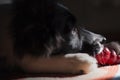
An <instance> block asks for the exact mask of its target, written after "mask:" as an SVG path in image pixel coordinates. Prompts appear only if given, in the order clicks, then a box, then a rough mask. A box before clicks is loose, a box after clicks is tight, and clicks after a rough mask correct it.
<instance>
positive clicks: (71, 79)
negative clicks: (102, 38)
mask: <svg viewBox="0 0 120 80" xmlns="http://www.w3.org/2000/svg"><path fill="white" fill-rule="evenodd" d="M16 80H120V65H113V66H104V67H100V68H98V69H97V70H95V71H92V72H91V73H89V74H85V75H74V76H59V77H58V76H54V77H52V76H43V77H42V76H41V77H39V76H36V77H30V76H29V77H25V78H19V79H16Z"/></svg>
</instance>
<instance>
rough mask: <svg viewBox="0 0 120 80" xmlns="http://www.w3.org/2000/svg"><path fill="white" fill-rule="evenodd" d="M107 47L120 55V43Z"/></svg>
mask: <svg viewBox="0 0 120 80" xmlns="http://www.w3.org/2000/svg"><path fill="white" fill-rule="evenodd" d="M105 47H108V48H109V49H110V50H115V51H116V53H117V54H120V44H119V42H110V43H107V44H105Z"/></svg>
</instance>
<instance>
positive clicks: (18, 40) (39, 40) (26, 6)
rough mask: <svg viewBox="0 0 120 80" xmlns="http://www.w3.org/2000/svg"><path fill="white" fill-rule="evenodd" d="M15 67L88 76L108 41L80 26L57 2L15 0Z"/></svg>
mask: <svg viewBox="0 0 120 80" xmlns="http://www.w3.org/2000/svg"><path fill="white" fill-rule="evenodd" d="M13 3H14V11H15V12H14V13H15V15H14V18H13V22H12V26H11V32H12V37H13V39H12V42H13V54H12V55H13V57H14V58H12V59H13V60H12V61H13V65H14V66H18V67H20V68H21V69H22V70H24V71H26V72H32V73H79V72H80V71H81V70H82V71H84V73H88V72H90V71H92V70H94V69H96V68H97V61H96V59H95V58H93V57H91V56H93V55H94V54H93V53H99V52H100V51H102V48H103V46H102V45H101V43H102V42H103V41H104V40H105V38H104V37H103V36H101V35H99V34H95V33H93V32H90V31H88V30H85V29H84V28H81V27H78V26H76V25H75V24H76V19H75V17H74V16H73V15H72V14H71V13H70V12H69V10H68V9H67V8H66V7H64V6H63V5H61V4H59V3H58V2H57V1H56V0H14V1H13Z"/></svg>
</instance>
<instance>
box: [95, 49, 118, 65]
mask: <svg viewBox="0 0 120 80" xmlns="http://www.w3.org/2000/svg"><path fill="white" fill-rule="evenodd" d="M95 57H96V59H97V61H98V64H99V65H113V64H118V63H120V55H117V54H116V52H115V51H114V50H109V49H108V48H107V47H105V48H104V50H103V51H102V52H101V53H99V54H96V55H95Z"/></svg>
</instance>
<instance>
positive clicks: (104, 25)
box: [0, 0, 120, 41]
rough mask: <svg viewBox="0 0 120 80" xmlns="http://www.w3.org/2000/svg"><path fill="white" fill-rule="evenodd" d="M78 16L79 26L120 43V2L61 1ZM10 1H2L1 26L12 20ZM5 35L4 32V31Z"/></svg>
mask: <svg viewBox="0 0 120 80" xmlns="http://www.w3.org/2000/svg"><path fill="white" fill-rule="evenodd" d="M60 2H61V3H62V4H64V5H65V6H67V7H68V8H69V10H70V11H71V12H72V13H73V14H74V15H75V16H76V18H77V20H78V22H77V25H78V26H84V27H86V28H87V29H89V30H91V31H93V32H96V33H100V34H102V35H104V36H105V37H106V38H107V39H108V40H111V41H112V40H114V41H120V36H119V35H120V0H60ZM10 3H11V1H10V0H0V26H4V28H5V27H7V26H8V25H9V23H10V21H11V19H12V17H11V15H12V12H11V7H10ZM2 32H3V33H4V31H2Z"/></svg>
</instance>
